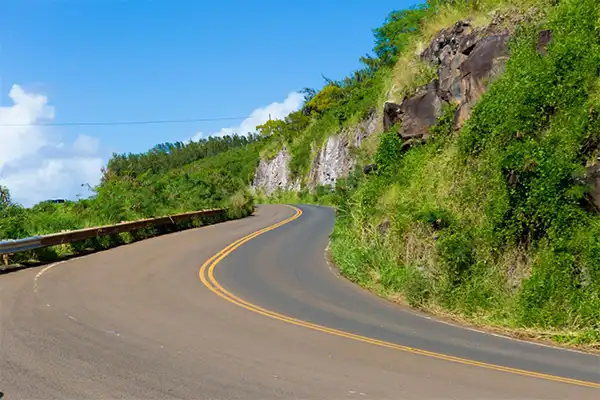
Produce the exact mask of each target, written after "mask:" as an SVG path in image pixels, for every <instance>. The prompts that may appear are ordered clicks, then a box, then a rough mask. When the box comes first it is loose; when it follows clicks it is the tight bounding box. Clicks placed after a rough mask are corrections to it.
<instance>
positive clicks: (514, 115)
mask: <svg viewBox="0 0 600 400" xmlns="http://www.w3.org/2000/svg"><path fill="white" fill-rule="evenodd" d="M454 3H455V4H454V5H450V6H445V7H455V6H461V7H467V6H468V7H472V9H471V12H472V13H473V14H474V15H475V16H476V17H477V15H482V14H481V12H482V11H488V10H489V8H486V7H483V5H485V4H484V3H486V2H462V5H460V3H461V2H454ZM487 3H489V6H490V7H493V6H496V5H497V4H500V3H501V2H487ZM495 3H497V4H495ZM531 3H532V4H534V3H535V2H531ZM539 3H540V5H541V6H544V8H545V10H546V12H547V17H546V19H545V20H544V21H541V22H539V23H536V24H530V25H523V26H522V27H521V28H520V29H519V30H518V31H517V32H516V34H515V35H514V37H513V39H512V40H511V42H510V53H511V54H510V59H509V61H508V63H507V65H506V70H505V72H504V73H503V74H502V75H501V76H500V78H499V79H497V80H496V81H494V82H492V83H491V85H490V87H489V90H488V91H487V92H486V93H485V95H484V96H483V98H482V99H481V100H480V102H479V103H478V104H477V105H476V106H475V108H474V109H473V111H472V114H471V116H470V118H469V119H468V120H467V122H466V124H465V126H464V127H463V128H462V129H461V130H460V131H458V132H455V131H453V129H452V127H453V123H452V122H453V112H454V110H453V109H452V108H448V109H447V110H446V112H445V114H444V115H443V116H442V118H441V119H440V120H439V121H438V125H437V126H436V127H434V129H433V130H432V133H431V140H428V142H427V144H425V145H421V146H416V147H413V148H411V149H410V150H408V151H400V150H399V148H400V146H401V144H400V142H399V140H400V139H399V138H398V134H397V130H394V129H391V130H390V131H389V132H387V133H385V134H383V135H381V138H380V142H379V149H378V151H377V154H376V156H375V160H376V161H377V166H378V168H377V173H375V174H371V175H369V176H366V177H359V178H358V180H357V178H356V177H352V178H351V179H347V180H342V181H339V182H338V185H337V188H336V193H337V194H339V195H338V196H337V197H336V201H337V206H338V212H339V214H338V215H339V216H338V220H337V223H336V227H335V232H334V237H333V243H332V251H333V255H334V259H335V261H336V262H337V263H338V265H339V266H340V267H341V269H342V270H343V272H344V273H345V274H346V275H347V276H348V277H350V278H351V279H353V280H354V281H356V282H359V283H361V284H363V285H365V286H370V287H373V288H374V289H375V290H378V291H381V292H382V293H385V294H387V295H390V296H393V297H396V298H397V296H398V295H400V296H401V297H402V298H404V299H405V300H406V301H407V302H408V303H409V304H411V305H413V306H415V307H420V308H423V309H428V310H433V311H437V312H442V313H449V314H452V315H455V316H457V317H460V318H467V319H469V320H471V321H475V322H477V323H481V324H483V325H490V324H492V325H501V326H504V327H508V328H514V329H523V328H535V329H536V330H537V331H538V334H539V332H540V331H541V332H546V333H547V336H548V337H550V338H552V339H554V340H557V341H569V342H573V343H588V344H589V343H598V342H600V331H599V330H598V324H599V322H600V242H599V241H598V239H597V238H598V237H599V235H600V216H599V215H598V214H597V211H596V210H593V209H592V207H591V206H590V204H591V198H590V186H589V184H588V181H587V180H586V168H585V167H586V163H587V162H589V161H590V160H594V159H595V158H596V157H597V155H598V150H599V147H600V146H599V144H600V137H599V136H598V135H599V132H600V120H599V118H600V117H599V115H600V101H599V99H600V97H599V96H598V88H599V87H600V86H599V83H600V77H599V75H598V65H600V33H599V28H600V23H599V21H600V5H599V4H598V3H597V1H595V0H561V1H560V3H559V4H557V5H551V4H543V3H544V2H539ZM478 7H479V8H478ZM450 15H454V14H453V13H450ZM453 22H454V21H453ZM431 23H432V24H434V25H436V26H438V25H437V23H436V22H435V21H432V22H431ZM426 25H427V23H425V25H424V27H423V28H422V32H427V31H429V30H430V28H427V26H426ZM542 29H547V30H550V31H551V32H552V40H551V41H550V43H549V44H548V46H547V48H546V51H544V52H540V51H539V49H536V45H537V44H538V40H539V33H540V31H541V30H542ZM414 35H415V38H414V39H415V40H413V41H410V42H412V43H419V36H420V35H419V33H414ZM422 35H424V33H422V34H421V36H420V39H421V40H422V39H423V37H424V36H422ZM414 49H415V47H410V46H409V47H407V49H406V51H407V52H409V53H410V52H412V51H414ZM402 57H404V56H403V55H402V54H400V56H399V57H398V60H399V61H398V62H399V63H400V62H402ZM351 180H353V181H352V182H351ZM564 332H569V333H568V334H566V333H564Z"/></svg>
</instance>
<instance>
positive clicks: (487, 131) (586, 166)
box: [0, 0, 600, 347]
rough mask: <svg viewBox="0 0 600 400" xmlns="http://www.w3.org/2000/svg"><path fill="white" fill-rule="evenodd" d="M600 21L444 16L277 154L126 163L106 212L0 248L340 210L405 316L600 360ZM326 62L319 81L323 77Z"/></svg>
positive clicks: (354, 249)
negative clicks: (273, 212)
mask: <svg viewBox="0 0 600 400" xmlns="http://www.w3.org/2000/svg"><path fill="white" fill-rule="evenodd" d="M599 21H600V5H599V4H598V3H597V2H596V1H595V0H561V1H560V2H559V1H556V0H473V1H470V0H429V1H427V3H426V4H423V5H422V6H420V7H415V8H411V9H407V10H401V11H394V12H392V13H390V15H389V16H388V18H387V19H386V21H385V23H384V24H383V25H382V26H381V27H379V28H377V29H375V30H374V38H375V46H374V49H373V55H372V56H371V55H367V56H364V57H362V58H361V62H362V64H363V66H364V67H363V68H362V69H360V70H358V71H355V72H353V73H352V74H351V75H350V76H348V77H347V78H345V79H342V80H340V81H336V80H331V79H326V82H325V84H324V86H323V87H322V88H320V89H318V90H317V89H312V88H306V89H304V91H303V92H304V94H305V102H304V104H303V105H302V107H301V109H299V110H298V111H296V112H293V113H291V114H290V115H288V116H287V117H286V118H285V119H284V120H271V121H268V122H267V123H265V124H263V125H261V126H258V127H257V131H258V135H257V136H250V137H249V138H248V139H242V138H240V137H235V138H226V139H210V140H208V141H206V142H202V143H200V144H192V145H187V146H185V145H183V144H175V145H163V146H157V148H155V149H153V150H151V151H149V152H148V153H146V154H143V155H115V156H114V157H113V159H112V160H111V161H110V162H109V164H108V168H107V171H106V172H105V175H104V178H103V181H102V183H101V184H100V185H99V186H98V188H96V195H95V196H94V197H93V198H92V199H89V200H80V201H78V202H74V203H69V204H66V205H52V204H43V205H38V206H36V207H34V208H32V209H29V210H25V209H22V208H20V207H18V206H16V205H12V204H11V203H10V201H9V199H8V196H5V199H4V208H3V209H2V210H0V211H2V212H3V213H4V214H5V216H3V218H2V220H1V221H2V225H1V226H0V236H3V237H22V236H26V235H31V234H38V233H47V232H52V231H57V230H61V229H72V228H74V227H81V226H88V225H97V224H99V223H100V222H101V223H107V222H117V221H119V220H125V219H135V218H139V217H146V216H153V215H160V214H166V213H172V212H178V211H189V210H192V209H200V208H206V207H216V206H223V205H234V206H235V208H236V209H239V210H241V212H240V213H239V214H238V216H243V215H247V213H248V211H249V210H250V209H251V207H250V206H251V205H252V204H253V201H254V199H253V198H252V197H254V198H255V199H256V200H257V201H262V202H313V203H323V204H332V205H334V206H335V207H336V208H337V220H336V226H335V229H334V233H333V236H332V243H331V253H332V257H333V261H334V262H335V263H336V264H337V265H338V266H339V268H340V270H341V271H342V273H343V274H344V275H345V276H346V277H348V278H349V279H351V280H353V281H354V282H356V283H358V284H360V285H362V286H364V287H366V288H369V289H371V290H373V291H376V292H378V293H379V294H381V295H382V296H385V297H387V298H389V299H391V300H393V301H397V302H401V303H406V304H409V305H411V306H413V307H416V308H420V309H423V310H426V311H429V312H432V313H436V314H438V315H445V316H448V317H451V318H453V319H456V320H460V321H468V322H470V323H474V324H477V325H481V326H488V327H495V328H499V329H502V330H504V331H509V332H513V333H515V334H517V335H519V336H530V337H536V338H544V339H550V340H553V341H555V342H561V343H567V344H571V345H585V346H588V347H598V346H600V345H599V343H600V325H599V323H600V242H599V241H598V240H597V239H596V238H597V237H598V235H599V234H600V214H599V211H600V189H599V188H600V166H599V165H600V164H597V160H598V159H599V158H598V156H599V151H600V121H599V114H600V95H599V94H598V89H599V88H600V76H599V72H598V65H600V63H599V61H600V60H599V59H598V58H600V51H599V50H600V48H599V47H600V34H599V31H598V29H599V28H600V25H599ZM315 62H317V61H315Z"/></svg>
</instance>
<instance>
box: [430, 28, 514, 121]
mask: <svg viewBox="0 0 600 400" xmlns="http://www.w3.org/2000/svg"><path fill="white" fill-rule="evenodd" d="M502 22H503V18H502V17H497V18H496V19H495V20H494V21H493V22H492V23H491V24H490V25H489V26H488V27H486V28H484V29H479V30H476V29H474V28H473V27H472V26H471V24H470V23H469V21H459V22H457V23H456V24H455V25H454V26H453V27H452V28H450V29H447V30H444V31H442V32H440V33H439V34H438V36H437V37H436V38H435V39H434V40H433V42H432V43H431V45H430V46H429V47H428V48H426V49H425V50H424V51H423V52H422V53H421V59H422V60H423V61H425V62H428V63H431V64H433V65H437V66H438V76H439V81H440V87H439V90H440V91H441V92H444V93H446V98H447V99H448V100H449V101H451V102H454V103H455V104H457V105H458V106H459V107H458V111H457V116H456V121H457V125H458V127H460V126H462V124H463V123H464V121H465V120H466V119H467V118H468V117H469V115H470V113H471V109H472V108H473V106H474V105H475V103H476V102H477V101H478V100H479V99H480V98H481V96H482V95H483V93H484V92H485V89H486V85H487V84H488V82H489V81H490V79H491V78H493V77H495V76H498V75H499V74H500V73H502V72H503V70H504V66H505V64H506V61H507V60H508V56H509V52H508V40H509V38H510V32H509V30H508V29H507V28H505V27H503V24H502Z"/></svg>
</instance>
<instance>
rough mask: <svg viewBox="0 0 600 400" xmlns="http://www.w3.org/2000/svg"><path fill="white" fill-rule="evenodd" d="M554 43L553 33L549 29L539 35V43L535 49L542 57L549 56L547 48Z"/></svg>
mask: <svg viewBox="0 0 600 400" xmlns="http://www.w3.org/2000/svg"><path fill="white" fill-rule="evenodd" d="M550 42H552V31H551V30H549V29H544V30H543V31H541V32H540V33H539V35H538V42H537V45H536V46H535V49H536V50H537V52H538V53H540V54H541V55H546V54H547V52H548V51H547V46H548V45H549V44H550Z"/></svg>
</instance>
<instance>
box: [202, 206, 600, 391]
mask: <svg viewBox="0 0 600 400" xmlns="http://www.w3.org/2000/svg"><path fill="white" fill-rule="evenodd" d="M287 207H290V208H291V209H293V210H294V211H295V214H294V215H293V216H291V217H290V218H287V219H285V220H283V221H281V222H278V223H276V224H273V225H271V226H268V227H266V228H263V229H260V230H258V231H256V232H253V233H251V234H249V235H247V236H245V237H243V238H241V239H238V240H236V241H235V242H233V243H231V244H230V245H229V246H227V247H225V248H224V249H223V250H221V251H219V252H218V253H217V254H215V255H214V256H212V257H211V258H209V259H208V260H207V261H206V262H205V263H204V264H203V265H202V267H200V271H199V275H200V280H201V281H202V283H203V284H204V286H206V287H207V288H208V289H209V290H210V291H212V292H213V293H215V294H216V295H217V296H219V297H221V298H223V299H224V300H226V301H228V302H230V303H232V304H235V305H237V306H240V307H242V308H245V309H246V310H248V311H252V312H254V313H256V314H260V315H264V316H266V317H270V318H273V319H276V320H279V321H282V322H287V323H289V324H293V325H297V326H302V327H305V328H308V329H312V330H315V331H320V332H325V333H329V334H331V335H336V336H340V337H344V338H347V339H352V340H357V341H359V342H364V343H369V344H373V345H376V346H381V347H387V348H389V349H394V350H400V351H405V352H408V353H412V354H419V355H423V356H427V357H431V358H437V359H440V360H445V361H451V362H455V363H459V364H464V365H471V366H476V367H481V368H486V369H491V370H494V371H501V372H508V373H512V374H517V375H522V376H527V377H533V378H540V379H545V380H549V381H554V382H561V383H568V384H572V385H577V386H584V387H588V388H594V389H600V384H599V383H595V382H587V381H581V380H577V379H571V378H564V377H560V376H554V375H548V374H543V373H539V372H533V371H526V370H522V369H517V368H510V367H504V366H500V365H494V364H488V363H484V362H480V361H473V360H468V359H465V358H460V357H454V356H450V355H446V354H441V353H435V352H432V351H427V350H421V349H417V348H413V347H409V346H404V345H400V344H396V343H391V342H386V341H383V340H378V339H373V338H370V337H366V336H361V335H356V334H354V333H350V332H345V331H341V330H338V329H332V328H328V327H326V326H322V325H317V324H313V323H310V322H307V321H302V320H300V319H297V318H293V317H289V316H287V315H283V314H279V313H276V312H273V311H270V310H266V309H264V308H262V307H260V306H258V305H256V304H252V303H249V302H248V301H245V300H243V299H241V298H239V297H238V296H236V295H235V294H233V293H231V292H229V291H228V290H227V289H225V288H224V287H223V286H222V285H221V284H220V283H219V282H218V281H217V280H216V279H215V275H214V271H215V268H216V266H217V265H218V264H219V262H221V260H223V259H224V258H225V257H227V256H228V255H229V254H231V253H233V252H234V251H235V250H236V249H237V248H238V247H240V246H242V245H243V244H244V243H246V242H248V241H250V240H252V239H254V238H255V237H257V236H260V235H262V234H263V233H266V232H269V231H272V230H274V229H277V228H279V227H280V226H282V225H285V224H287V223H290V222H292V221H294V220H296V219H298V218H300V216H301V215H302V210H300V209H299V208H297V207H294V206H287Z"/></svg>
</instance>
